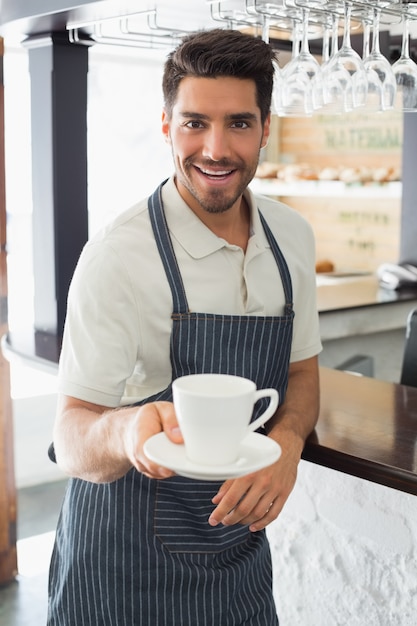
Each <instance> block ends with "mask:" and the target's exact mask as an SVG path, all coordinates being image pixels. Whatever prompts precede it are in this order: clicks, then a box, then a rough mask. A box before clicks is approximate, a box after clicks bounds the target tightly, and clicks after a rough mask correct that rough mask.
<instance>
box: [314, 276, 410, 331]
mask: <svg viewBox="0 0 417 626" xmlns="http://www.w3.org/2000/svg"><path fill="white" fill-rule="evenodd" d="M317 306H318V310H319V316H320V334H321V338H322V341H328V340H332V339H341V338H344V337H352V336H358V335H368V334H373V333H378V332H387V331H391V330H397V329H400V328H403V329H405V326H406V322H407V317H408V314H409V312H410V311H411V309H413V308H415V307H417V288H407V289H401V290H399V291H395V290H391V289H384V288H382V287H380V286H379V283H378V279H377V278H376V276H375V274H369V275H363V276H352V277H346V278H337V277H329V276H326V275H322V274H318V275H317Z"/></svg>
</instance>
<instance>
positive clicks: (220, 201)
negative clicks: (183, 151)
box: [177, 155, 259, 214]
mask: <svg viewBox="0 0 417 626" xmlns="http://www.w3.org/2000/svg"><path fill="white" fill-rule="evenodd" d="M258 162H259V155H258V158H257V159H256V161H253V162H252V163H250V164H247V163H245V162H239V163H236V162H231V161H228V160H227V159H221V160H220V161H208V160H206V161H204V162H203V163H201V162H200V163H199V164H198V165H195V164H194V161H193V159H192V158H189V159H185V161H184V163H183V167H182V168H181V169H180V170H179V169H177V177H178V178H179V180H180V182H181V183H182V184H183V185H184V187H186V189H187V190H188V192H189V193H190V194H191V196H192V197H193V198H194V199H195V200H196V201H197V202H198V203H199V205H200V206H201V208H202V209H203V210H204V211H206V212H207V213H211V214H220V213H225V212H226V211H228V210H229V209H230V208H231V207H232V206H233V205H234V204H235V202H236V201H237V200H238V199H239V198H240V197H241V196H242V194H243V192H244V191H245V189H246V188H247V186H248V185H249V183H250V182H251V180H252V179H253V177H254V176H255V172H256V168H257V167H258ZM196 168H197V169H199V170H200V171H201V170H204V169H208V170H210V169H214V168H216V169H217V170H219V169H221V170H224V171H233V172H234V173H236V172H237V173H238V179H237V181H236V182H234V183H233V185H231V186H230V187H229V188H227V187H224V188H221V189H220V188H219V189H216V188H210V187H209V186H208V187H204V186H203V185H201V186H200V185H196V184H194V183H193V173H194V171H195V169H196ZM234 175H235V174H234Z"/></svg>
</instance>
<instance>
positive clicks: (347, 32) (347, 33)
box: [342, 2, 352, 48]
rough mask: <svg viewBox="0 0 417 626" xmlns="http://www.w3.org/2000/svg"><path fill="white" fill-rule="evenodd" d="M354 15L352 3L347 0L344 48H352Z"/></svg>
mask: <svg viewBox="0 0 417 626" xmlns="http://www.w3.org/2000/svg"><path fill="white" fill-rule="evenodd" d="M351 15H352V5H351V3H350V2H345V28H344V32H343V44H342V46H343V48H350V47H351V45H350V17H351Z"/></svg>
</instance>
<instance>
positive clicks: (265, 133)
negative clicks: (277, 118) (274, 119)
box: [261, 113, 271, 148]
mask: <svg viewBox="0 0 417 626" xmlns="http://www.w3.org/2000/svg"><path fill="white" fill-rule="evenodd" d="M270 126H271V114H270V113H268V117H267V118H266V120H265V122H264V127H263V135H262V143H261V148H265V146H266V144H267V143H268V139H269V133H270Z"/></svg>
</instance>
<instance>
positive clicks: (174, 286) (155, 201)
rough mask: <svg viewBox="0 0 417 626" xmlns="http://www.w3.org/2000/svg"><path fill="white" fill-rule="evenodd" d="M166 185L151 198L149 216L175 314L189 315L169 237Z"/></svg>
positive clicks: (182, 284) (160, 186)
mask: <svg viewBox="0 0 417 626" xmlns="http://www.w3.org/2000/svg"><path fill="white" fill-rule="evenodd" d="M165 183H166V180H164V182H163V183H161V184H160V185H159V187H158V188H157V189H156V190H155V191H154V193H153V194H152V195H151V196H149V199H148V208H149V215H150V219H151V224H152V229H153V232H154V235H155V240H156V245H157V246H158V251H159V254H160V256H161V259H162V263H163V266H164V269H165V273H166V275H167V279H168V283H169V286H170V288H171V293H172V299H173V312H174V313H182V314H185V313H189V306H188V302H187V296H186V295H185V289H184V283H183V282H182V277H181V272H180V268H179V267H178V262H177V258H176V256H175V253H174V248H173V245H172V241H171V237H170V236H169V229H168V224H167V221H166V217H165V212H164V209H163V204H162V187H163V185H165Z"/></svg>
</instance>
